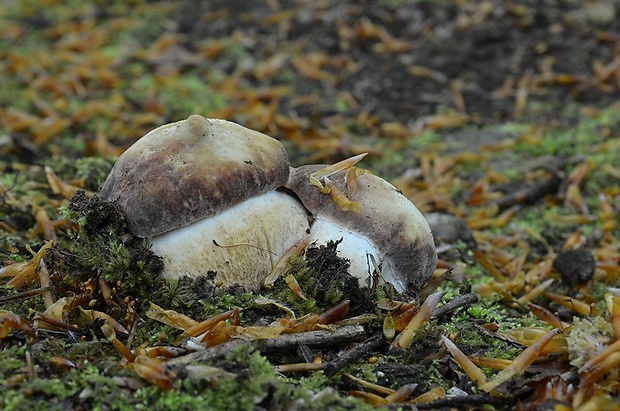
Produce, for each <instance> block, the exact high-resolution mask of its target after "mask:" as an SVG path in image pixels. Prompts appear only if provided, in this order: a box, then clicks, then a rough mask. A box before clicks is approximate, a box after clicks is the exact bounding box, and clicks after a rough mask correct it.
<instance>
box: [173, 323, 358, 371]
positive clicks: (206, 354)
mask: <svg viewBox="0 0 620 411" xmlns="http://www.w3.org/2000/svg"><path fill="white" fill-rule="evenodd" d="M364 333H365V330H364V327H362V326H361V325H350V326H345V327H340V328H337V329H335V330H333V331H327V330H325V331H324V330H320V331H308V332H303V333H296V334H283V335H280V336H278V337H275V338H268V339H262V340H242V339H234V340H232V341H228V342H225V343H223V344H219V345H216V346H214V347H210V348H208V349H206V350H202V351H196V352H193V353H191V354H187V355H184V356H182V357H179V358H174V359H172V360H169V361H168V365H172V366H174V365H184V364H190V363H195V362H197V361H205V360H214V359H218V358H221V357H224V356H225V355H226V354H228V353H229V352H231V351H232V350H234V349H235V348H237V347H240V346H242V345H251V346H252V347H254V348H256V349H257V350H258V351H260V352H261V353H263V354H268V353H270V352H275V351H283V350H294V349H297V347H298V346H299V344H305V345H306V346H308V347H327V346H332V345H337V344H342V343H347V342H355V341H359V340H361V339H362V338H363V337H364Z"/></svg>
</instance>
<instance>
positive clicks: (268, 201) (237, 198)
mask: <svg viewBox="0 0 620 411" xmlns="http://www.w3.org/2000/svg"><path fill="white" fill-rule="evenodd" d="M288 173H289V161H288V156H287V154H286V151H285V150H284V147H283V146H282V144H281V143H280V142H279V141H277V140H275V139H273V138H271V137H269V136H266V135H264V134H261V133H259V132H256V131H252V130H249V129H247V128H245V127H242V126H240V125H238V124H235V123H232V122H229V121H225V120H215V119H206V118H204V117H202V116H199V115H192V116H190V117H189V118H188V119H186V120H183V121H179V122H176V123H172V124H167V125H164V126H161V127H159V128H157V129H155V130H153V131H151V132H150V133H148V134H147V135H145V136H144V137H142V138H141V139H140V140H138V141H137V142H136V143H135V144H134V145H133V146H131V147H130V148H129V149H127V151H125V152H124V153H123V154H122V155H121V156H120V157H119V158H118V160H117V162H116V164H115V165H114V167H113V168H112V171H111V172H110V174H109V175H108V177H107V179H106V181H105V183H104V185H103V187H102V189H101V192H100V197H101V198H102V199H104V200H108V201H113V202H115V203H117V204H118V205H119V207H120V208H121V210H122V211H123V213H124V214H125V217H126V219H127V222H128V226H129V228H130V230H131V231H132V232H133V233H134V234H135V235H137V236H140V237H150V238H151V242H152V246H151V249H152V251H153V252H154V253H155V254H157V255H159V256H161V257H163V259H164V276H166V277H169V278H170V277H178V276H181V275H188V276H192V277H196V276H203V275H213V276H214V281H215V282H218V283H219V282H221V283H223V284H226V285H232V284H240V285H243V286H245V287H247V288H250V289H257V288H259V287H260V285H261V284H262V282H263V279H264V278H265V277H266V276H267V275H268V274H269V273H270V272H271V270H272V268H273V267H274V266H275V264H276V263H277V261H278V260H279V258H280V257H281V256H282V255H284V254H285V253H286V251H287V250H288V249H289V248H290V247H291V246H292V245H293V244H294V243H295V242H297V241H298V240H299V239H301V238H303V237H304V236H305V235H306V232H307V230H308V218H307V212H306V210H305V209H304V208H303V206H302V205H301V204H300V203H299V201H297V199H295V198H294V197H293V196H291V195H289V194H288V193H284V192H281V191H277V190H276V189H277V188H278V187H281V186H282V185H283V184H284V183H285V182H286V181H287V178H288Z"/></svg>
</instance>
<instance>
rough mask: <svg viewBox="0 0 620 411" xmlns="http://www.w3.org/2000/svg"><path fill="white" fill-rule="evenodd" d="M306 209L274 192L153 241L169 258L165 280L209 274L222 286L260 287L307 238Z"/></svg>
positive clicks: (166, 260)
mask: <svg viewBox="0 0 620 411" xmlns="http://www.w3.org/2000/svg"><path fill="white" fill-rule="evenodd" d="M308 229H309V227H308V219H307V212H306V210H305V209H304V207H303V206H302V205H301V204H300V203H299V201H297V200H296V199H294V198H292V197H291V196H289V195H287V194H284V193H281V192H278V191H273V192H269V193H266V194H262V195H259V196H256V197H252V198H250V199H248V200H246V201H244V202H242V203H240V204H238V205H236V206H234V207H231V208H229V209H227V210H226V211H224V212H222V213H220V214H217V215H215V216H212V217H209V218H205V219H203V220H200V221H197V222H195V223H194V224H191V225H189V226H186V227H182V228H177V229H175V230H172V231H169V232H167V233H164V234H161V235H157V236H155V237H153V238H152V248H151V249H152V251H153V252H154V253H155V254H157V255H159V256H161V257H163V259H164V267H165V268H164V276H165V277H168V278H176V277H179V276H183V275H187V276H190V277H198V276H206V275H209V274H210V272H215V273H216V274H215V278H214V281H215V282H216V283H218V282H221V284H223V285H233V284H241V285H243V286H245V287H247V288H249V289H258V288H260V286H261V285H262V282H263V281H264V279H265V277H266V276H267V275H269V273H270V272H271V270H272V269H273V267H274V265H275V264H276V262H277V261H278V259H279V258H280V257H281V256H282V255H283V254H284V253H285V252H286V251H287V250H288V249H289V248H290V247H291V246H292V245H293V244H294V243H295V242H296V241H298V240H299V239H301V238H303V237H304V236H305V235H306V234H307V230H308Z"/></svg>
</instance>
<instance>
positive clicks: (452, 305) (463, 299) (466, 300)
mask: <svg viewBox="0 0 620 411" xmlns="http://www.w3.org/2000/svg"><path fill="white" fill-rule="evenodd" d="M476 302H478V297H476V296H475V295H474V294H472V293H469V294H464V295H459V296H458V297H455V298H454V299H452V300H450V301H448V302H447V303H445V304H444V305H442V306H440V307H437V308H435V310H434V311H433V314H432V315H431V318H441V317H443V316H444V315H446V314H449V313H451V312H452V311H454V310H456V309H457V308H460V307H465V306H468V305H471V304H474V303H476Z"/></svg>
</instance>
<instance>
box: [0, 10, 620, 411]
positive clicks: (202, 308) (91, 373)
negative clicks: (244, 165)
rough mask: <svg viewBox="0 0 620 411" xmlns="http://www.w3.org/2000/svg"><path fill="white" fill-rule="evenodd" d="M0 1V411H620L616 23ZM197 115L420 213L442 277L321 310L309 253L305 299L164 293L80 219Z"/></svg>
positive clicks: (298, 269)
mask: <svg viewBox="0 0 620 411" xmlns="http://www.w3.org/2000/svg"><path fill="white" fill-rule="evenodd" d="M4 3H5V4H4V5H3V7H2V9H0V26H1V27H2V30H0V193H1V194H2V199H1V202H0V262H1V263H2V265H3V266H4V268H2V269H1V270H0V277H6V278H2V280H1V281H2V282H1V283H0V381H2V384H3V386H4V387H5V389H3V390H2V393H0V408H2V409H6V410H17V409H30V410H33V409H46V410H47V409H95V408H97V409H152V410H157V409H176V410H181V409H270V410H271V409H300V410H301V409H365V408H366V407H367V408H372V407H387V408H389V409H398V408H399V407H400V408H402V409H514V408H517V409H522V410H534V409H562V410H569V409H603V408H605V407H607V408H605V409H620V402H619V401H618V400H617V398H618V395H619V391H620V387H619V385H618V381H619V377H620V345H619V344H618V340H620V267H619V265H618V264H619V260H620V227H619V225H618V219H619V218H618V215H619V210H620V161H619V160H618V158H620V100H619V97H620V19H618V18H617V15H618V13H620V3H619V2H618V1H617V0H599V1H593V0H592V1H573V0H542V1H540V0H514V1H507V0H499V1H490V0H489V1H467V0H452V1H447V0H435V1H431V0H427V1H421V0H379V1H370V0H362V1H330V0H321V1H310V0H296V1H293V0H281V1H278V0H266V1H256V2H246V1H238V0H227V1H220V0H215V1H209V2H203V1H199V0H177V1H165V2H158V1H146V0H133V1H128V2H125V1H112V2H103V1H97V2H91V3H90V4H89V3H88V2H82V1H78V0H68V1H57V0H46V1H44V2H41V1H39V0H38V1H34V0H25V1H24V0H21V1H19V0H5V2H4ZM191 114H201V115H203V116H205V117H211V118H224V119H228V120H231V121H235V122H237V123H239V124H242V125H244V126H246V127H248V128H251V129H254V130H257V131H260V132H262V133H265V134H267V135H269V136H272V137H274V138H277V139H278V140H280V141H281V142H282V143H283V144H284V145H285V147H286V149H287V151H288V154H289V157H290V159H291V164H292V165H293V166H299V165H302V164H311V163H325V164H331V163H334V162H337V161H339V160H342V159H344V158H348V157H351V156H353V155H356V154H359V153H363V152H367V153H369V154H368V155H367V156H366V157H365V158H364V160H363V161H362V162H361V163H359V164H358V165H359V166H360V167H361V168H364V169H368V170H370V171H372V172H373V173H374V174H376V175H379V176H381V177H383V178H385V179H386V180H388V181H390V182H391V183H392V184H394V185H395V186H396V187H397V188H398V189H399V190H400V191H401V192H402V193H403V194H404V195H406V196H407V197H408V198H409V199H410V200H411V201H412V202H413V203H414V204H415V205H416V206H417V207H418V208H419V209H420V211H422V212H423V213H424V214H425V215H426V216H427V218H428V220H429V222H430V224H431V227H432V228H433V231H434V235H435V240H436V242H437V249H438V255H439V264H438V267H437V269H436V277H434V278H433V279H432V280H431V281H430V282H429V284H427V286H426V287H425V289H424V290H414V291H419V292H416V293H412V294H411V295H408V294H404V295H399V294H396V293H394V292H393V290H391V289H390V288H389V287H379V288H378V289H373V290H359V289H357V288H355V287H352V288H348V287H343V288H341V289H339V290H337V292H335V293H334V292H332V293H331V294H330V293H328V292H326V291H325V290H324V289H323V290H322V291H320V290H319V291H317V289H318V288H320V287H318V286H316V284H314V283H313V280H312V278H308V273H311V274H310V277H313V276H325V275H326V274H327V275H332V271H329V270H334V271H333V272H334V273H336V272H338V273H340V274H341V271H343V267H346V262H345V263H343V262H342V261H339V260H338V259H337V258H336V257H335V256H334V254H333V249H331V250H330V249H320V250H318V251H317V250H316V249H314V250H313V251H311V250H310V249H309V250H308V253H307V255H306V261H305V262H303V261H302V260H299V261H295V262H294V263H293V264H292V268H291V271H290V273H291V274H293V275H294V276H295V277H296V278H297V280H298V281H299V284H300V287H301V289H302V291H304V292H305V293H307V294H308V296H309V297H310V298H309V300H308V301H302V300H301V299H299V298H298V297H296V295H295V294H294V293H293V291H291V289H290V288H289V287H287V285H286V284H285V282H284V281H280V282H278V283H277V284H276V287H275V288H274V289H273V290H261V295H262V296H263V297H266V298H267V299H263V300H262V302H261V301H259V299H257V296H258V295H257V294H256V293H251V292H246V291H245V290H241V289H239V288H230V289H225V290H222V289H217V288H213V287H212V286H210V285H209V284H208V283H207V282H206V281H201V280H198V281H191V280H188V279H180V280H178V281H165V280H163V279H161V278H160V277H159V276H158V273H159V270H160V268H161V265H160V262H159V259H158V258H157V257H156V256H154V255H152V254H151V253H150V252H149V250H148V243H145V242H144V241H141V240H140V239H137V238H135V237H133V236H132V235H131V234H130V233H128V232H126V226H125V225H124V222H123V217H122V215H119V214H118V210H117V209H116V208H114V207H113V206H112V205H111V204H109V203H105V202H100V201H98V200H97V198H96V196H95V199H92V200H91V199H90V198H91V197H92V196H93V194H94V193H96V192H97V191H98V190H99V189H100V187H101V184H102V183H103V181H104V180H105V177H106V175H107V174H108V172H109V171H110V169H111V168H112V166H113V164H114V161H115V159H116V158H117V157H118V156H119V155H120V154H121V153H122V152H123V151H124V150H126V149H127V148H128V147H129V146H131V145H132V144H133V143H134V142H135V141H137V140H138V139H139V138H140V137H141V136H143V135H144V134H146V133H147V132H149V131H150V130H152V129H154V128H156V127H158V126H160V125H163V124H166V123H170V122H174V121H179V120H182V119H185V118H187V117H188V116H189V115H191ZM79 189H81V190H85V191H86V193H87V196H83V195H81V194H77V195H76V192H77V191H78V190H79ZM439 213H441V214H439ZM317 252H318V254H317ZM334 275H335V274H334ZM317 287H318V288H317ZM311 289H312V290H311ZM332 291H333V290H332ZM437 293H441V294H437ZM328 294H329V295H328ZM346 300H348V301H349V303H348V304H349V306H348V312H347V310H346V308H344V306H343V305H342V304H341V303H342V302H343V301H346ZM265 301H267V302H265ZM424 302H426V306H425V305H424V304H423V303H424ZM150 303H153V304H156V305H152V304H151V305H150ZM283 306H286V307H287V308H286V309H284V310H285V311H282V310H283V308H282V307H283ZM333 306H336V307H337V308H336V311H337V312H338V313H339V314H334V313H333V312H331V314H328V315H327V316H326V318H328V320H325V321H327V323H328V324H318V323H317V322H316V318H317V316H320V315H322V314H324V313H325V311H326V310H328V309H330V308H332V307H333ZM435 306H436V307H435ZM158 307H159V308H158ZM425 309H430V311H429V314H428V315H427V316H426V317H423V312H424V310H425ZM158 310H160V311H158ZM286 310H289V311H286ZM291 310H292V311H291ZM338 310H339V311H338ZM226 313H228V314H226ZM284 313H287V314H286V318H284V315H285V314H284ZM341 314H342V315H341ZM218 315H220V317H218ZM222 315H224V317H222ZM291 315H295V316H297V317H298V318H299V317H303V316H305V315H308V317H303V318H304V319H306V320H307V319H312V318H314V322H312V321H310V320H307V324H304V327H299V329H297V328H295V331H299V332H297V333H293V332H292V329H293V328H294V327H297V326H298V325H299V324H298V323H295V324H294V325H293V323H291V322H290V321H291ZM313 315H315V317H312V316H313ZM412 315H414V319H417V320H415V321H418V324H417V325H416V326H415V327H414V326H413V325H410V326H409V327H408V326H407V325H408V324H413V323H414V322H415V321H410V319H411V316H412ZM342 316H345V317H346V318H344V319H342V318H341V317H342ZM213 318H215V319H216V320H213V321H212V324H211V325H213V324H216V327H215V328H216V329H217V330H219V331H218V332H219V333H220V334H218V337H217V338H215V337H213V335H214V333H215V332H212V335H211V337H209V338H212V337H213V338H215V339H213V340H210V341H211V342H210V343H209V344H207V343H206V342H204V341H203V342H191V341H190V344H189V345H188V335H187V334H185V333H184V330H187V329H188V327H190V325H195V324H197V322H200V321H205V320H209V319H213ZM321 318H323V317H321ZM286 321H288V322H287V324H288V326H290V327H291V329H290V330H289V331H288V332H289V334H282V335H271V334H269V333H270V332H271V333H272V334H273V333H274V332H275V331H273V329H271V330H270V329H269V327H270V325H273V324H274V323H278V324H283V323H285V322H286ZM188 324H189V325H188ZM217 327H219V328H217ZM251 327H256V328H251ZM259 327H262V328H260V330H261V331H260V332H262V333H264V334H262V337H263V338H261V339H260V340H258V341H259V342H257V340H254V339H252V338H245V339H243V338H241V339H240V338H235V339H231V337H232V335H233V334H234V333H237V334H235V335H237V337H239V335H240V334H239V333H240V331H239V330H244V331H247V330H249V329H253V330H258V329H259ZM222 330H224V331H222ZM226 330H228V331H226ZM256 332H258V331H256ZM321 333H324V334H321ZM404 333H409V334H410V335H409V337H410V338H411V341H410V342H409V343H408V344H406V345H405V346H402V344H399V343H398V341H399V338H400V339H401V340H402V339H403V337H402V336H400V337H398V336H397V337H396V340H394V336H395V335H399V334H404ZM297 334H298V338H299V339H298V340H294V339H293V338H292V337H290V336H294V335H297ZM267 335H269V337H268V338H267ZM246 337H247V336H246ZM321 339H323V340H325V341H328V342H329V344H327V345H325V344H323V345H321V344H319V343H317V341H319V340H321ZM394 341H397V342H394ZM300 342H301V343H300ZM390 342H391V343H390ZM450 342H452V344H451V343H450ZM192 344H193V345H192ZM201 344H203V345H212V347H210V348H208V349H206V350H204V349H203V350H196V347H197V346H200V345H201ZM463 353H464V355H462V354H463ZM168 357H175V358H173V359H169V358H168Z"/></svg>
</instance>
